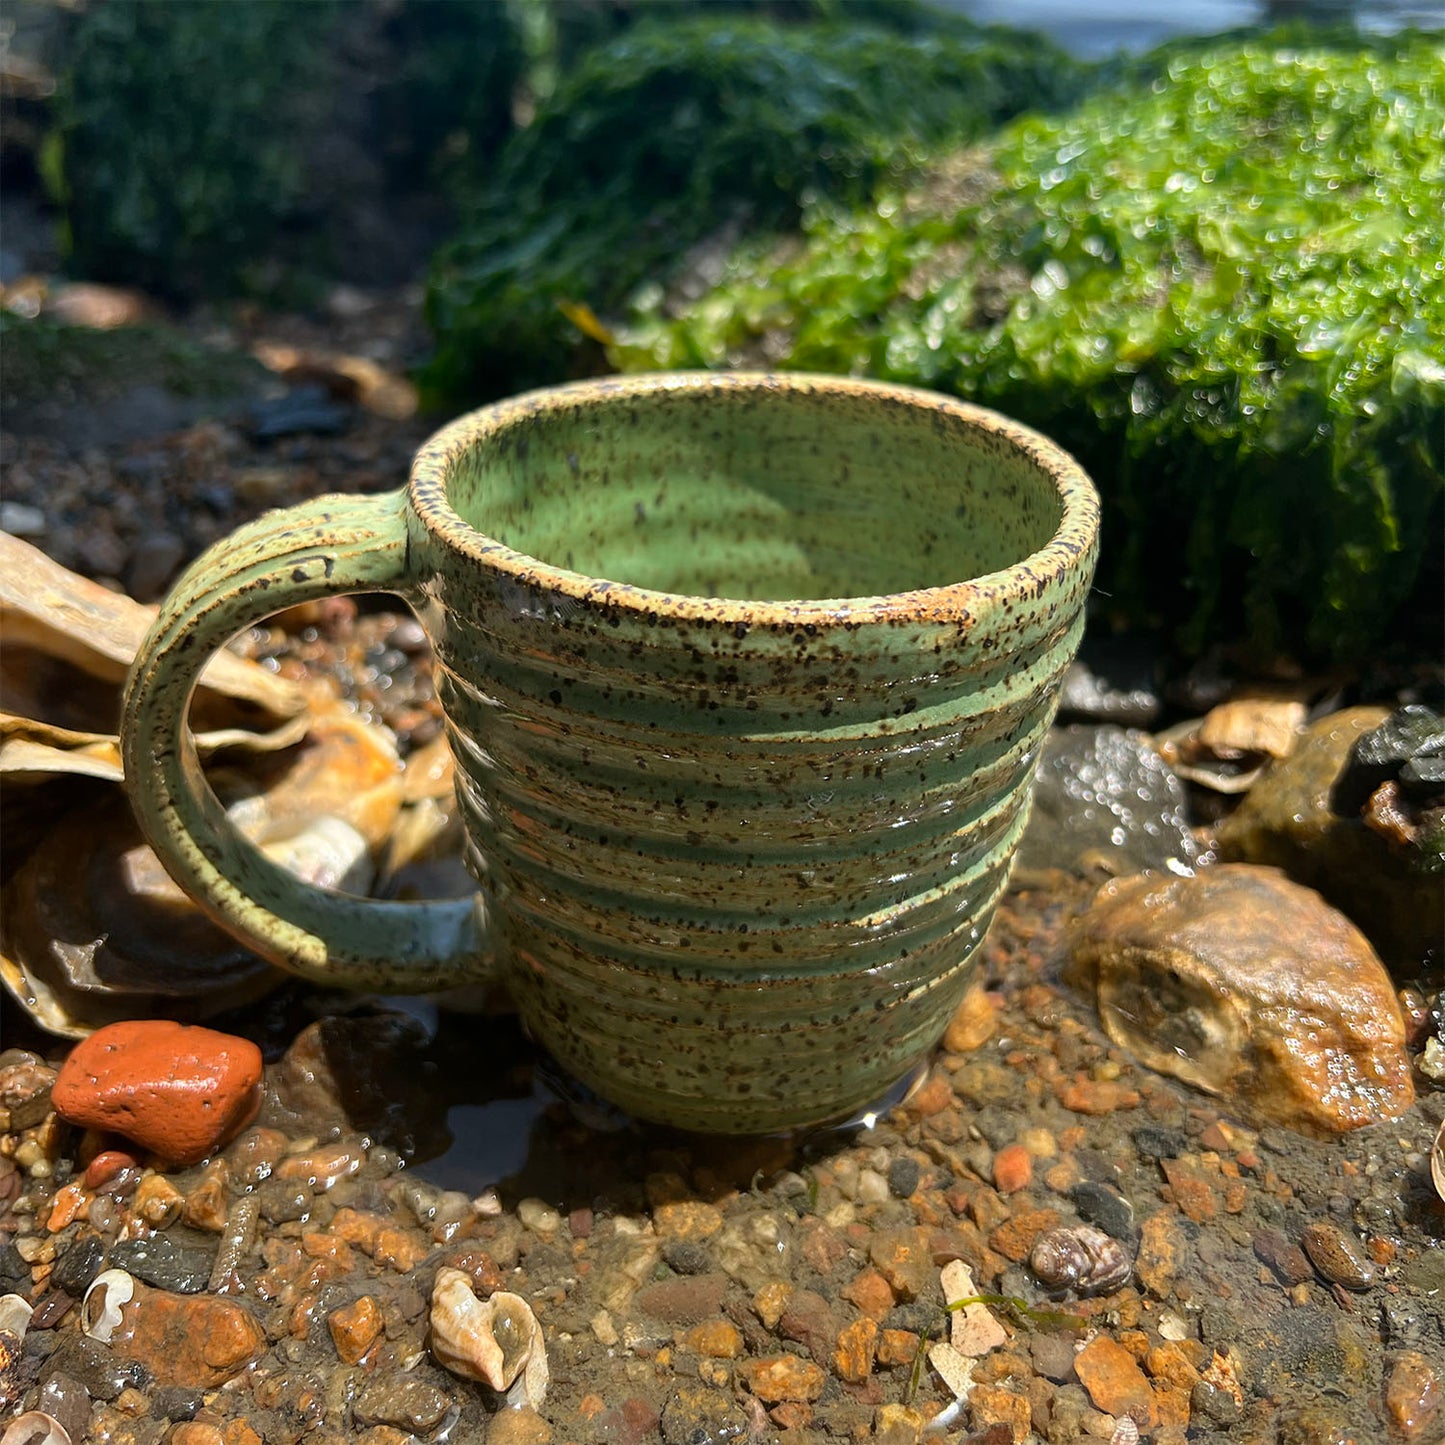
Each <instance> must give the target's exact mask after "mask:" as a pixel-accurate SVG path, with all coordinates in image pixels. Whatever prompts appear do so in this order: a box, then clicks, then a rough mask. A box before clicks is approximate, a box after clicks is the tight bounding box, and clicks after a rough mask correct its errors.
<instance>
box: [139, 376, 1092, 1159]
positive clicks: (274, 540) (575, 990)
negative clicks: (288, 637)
mask: <svg viewBox="0 0 1445 1445" xmlns="http://www.w3.org/2000/svg"><path fill="white" fill-rule="evenodd" d="M1097 539H1098V504H1097V498H1096V497H1095V494H1094V490H1093V488H1092V486H1091V485H1090V483H1089V480H1088V478H1087V477H1086V476H1085V475H1084V473H1083V472H1082V471H1081V470H1080V468H1079V466H1078V465H1077V464H1076V463H1075V462H1074V461H1073V460H1072V459H1071V458H1070V457H1069V456H1068V455H1067V454H1066V453H1064V452H1063V451H1061V450H1060V449H1059V448H1058V447H1056V446H1054V445H1053V444H1052V443H1051V442H1049V441H1048V440H1046V439H1045V438H1044V437H1042V436H1039V435H1038V434H1037V433H1035V432H1032V431H1030V430H1028V429H1027V428H1026V427H1023V426H1020V425H1018V424H1017V423H1015V422H1012V421H1008V420H1006V419H1005V418H1003V417H1001V416H997V415H995V414H994V413H991V412H988V411H984V410H981V409H979V408H977V407H973V406H969V405H966V404H964V403H962V402H959V401H956V400H952V399H950V398H947V397H943V396H937V395H933V394H931V393H928V392H923V391H916V390H911V389H907V388H903V387H895V386H887V385H881V384H877V383H872V382H867V381H855V380H845V379H839V378H830V377H820V376H804V375H796V374H790V375H776V376H770V375H754V374H739V373H733V374H664V375H655V376H644V377H631V378H626V379H611V380H603V381H590V382H584V383H581V384H578V385H574V386H563V387H559V388H556V389H553V390H547V391H539V392H533V393H531V394H529V395H526V396H521V397H517V398H515V399H513V400H510V401H505V402H502V403H499V404H497V405H495V406H489V407H486V408H484V409H483V410H481V411H477V412H473V413H472V414H471V415H469V416H465V417H463V418H462V419H461V420H459V421H456V422H454V423H452V424H451V425H450V426H448V427H446V428H444V429H443V430H442V431H441V432H439V433H438V434H437V435H436V436H435V437H434V438H433V439H432V440H431V441H430V442H429V443H428V444H427V445H426V446H425V447H424V448H423V449H422V451H421V452H420V454H419V455H418V457H417V459H416V462H415V465H414V466H413V469H412V476H411V482H410V485H409V486H408V487H407V488H406V489H405V490H404V491H400V492H393V493H389V494H386V495H380V496H365V497H363V496H331V497H321V498H318V499H317V500H315V501H310V502H304V503H302V504H300V505H299V506H295V507H291V508H288V509H285V510H283V511H279V512H273V513H271V514H269V515H268V516H265V517H262V518H260V519H259V520H258V521H256V522H253V523H251V524H250V525H248V526H245V527H242V528H241V529H240V530H239V531H237V532H236V533H235V534H234V535H233V536H232V537H230V538H229V539H227V540H225V541H222V542H221V543H219V544H218V545H216V546H215V547H213V548H212V549H211V550H210V551H209V552H207V553H206V554H205V555H204V556H203V557H201V558H200V560H199V561H197V562H196V563H195V565H194V566H192V567H191V568H190V570H189V571H187V572H186V574H185V575H184V576H183V577H182V578H181V580H180V582H179V583H178V585H177V587H176V589H175V591H174V592H173V593H172V595H171V597H170V598H169V599H168V600H167V601H166V603H165V604H164V606H163V607H162V609H161V614H160V617H159V619H158V620H157V622H156V625H155V628H154V629H153V630H152V632H151V634H150V636H149V638H148V639H147V641H146V644H145V646H144V648H143V649H142V651H141V653H140V655H139V657H138V658H137V660H136V664H135V668H134V670H133V672H132V674H131V679H130V684H129V688H128V690H127V696H126V706H125V720H124V726H123V733H124V744H125V771H126V780H127V785H128V787H129V790H130V794H131V797H132V799H133V801H134V804H135V808H136V812H137V815H138V817H139V819H140V823H141V826H142V828H143V830H144V832H145V834H146V836H147V838H148V839H149V840H150V842H151V844H152V846H153V847H154V848H155V850H156V852H157V853H158V854H159V855H160V858H161V860H162V861H163V862H164V863H165V865H166V867H167V868H168V869H169V870H170V872H171V874H172V875H173V876H174V878H175V879H176V881H177V882H178V883H179V884H181V886H182V887H184V888H185V889H187V890H188V891H189V892H190V893H191V894H192V895H193V896H194V897H195V899H196V900H197V902H199V903H200V904H201V905H202V906H203V907H204V908H205V909H206V910H207V911H208V912H209V913H210V914H211V915H212V916H213V917H214V918H215V919H216V921H217V922H218V923H220V924H221V925H222V926H224V927H226V928H228V929H229V930H231V932H232V933H234V934H235V935H236V936H237V937H239V938H241V939H242V940H244V941H245V942H246V943H247V944H249V945H250V946H251V947H253V948H255V949H256V950H257V951H258V952H260V953H262V954H264V955H265V956H267V957H268V958H271V959H273V960H275V962H276V963H278V964H280V965H282V966H283V967H285V968H289V969H291V970H293V971H295V972H297V973H300V974H304V975H306V976H307V977H309V978H313V979H316V980H319V981H321V982H324V983H329V984H336V983H343V984H349V985H354V986H357V987H364V988H378V989H390V990H396V991H406V992H414V991H417V990H423V989H432V988H437V987H441V986H444V985H448V984H455V983H459V982H462V981H465V980H470V979H478V978H487V977H498V976H500V977H501V978H502V979H503V980H505V982H506V984H507V986H508V987H509V988H510V990H511V993H512V995H513V996H514V998H515V1000H516V1003H517V1006H518V1008H519V1009H520V1011H521V1014H522V1017H523V1019H524V1020H525V1022H526V1023H527V1025H528V1027H529V1028H530V1029H531V1031H532V1033H533V1034H534V1035H535V1036H536V1038H537V1039H538V1040H539V1041H540V1042H541V1043H542V1044H543V1045H544V1046H545V1047H546V1048H548V1049H549V1050H551V1052H552V1053H553V1054H554V1055H555V1056H556V1057H557V1059H558V1060H559V1061H560V1062H561V1063H562V1065H563V1066H564V1067H565V1068H567V1069H568V1070H570V1071H571V1072H572V1073H573V1074H574V1075H575V1076H576V1077H577V1078H578V1079H580V1080H581V1081H582V1082H583V1083H585V1084H587V1085H589V1086H590V1087H591V1088H593V1089H595V1090H596V1091H597V1092H598V1093H600V1094H601V1095H603V1096H604V1097H605V1098H608V1099H610V1100H612V1101H613V1102H614V1103H616V1104H618V1105H620V1106H621V1107H622V1108H624V1109H626V1110H628V1111H629V1112H631V1113H633V1114H636V1115H638V1116H640V1117H642V1118H647V1119H653V1120H658V1121H661V1122H663V1123H668V1124H673V1125H678V1126H680V1127H683V1128H689V1129H698V1130H705V1131H711V1132H718V1133H746V1132H755V1131H768V1130H776V1129H783V1128H788V1127H792V1126H798V1125H803V1124H808V1123H814V1122H820V1121H824V1120H829V1119H835V1118H841V1117H844V1116H846V1115H848V1114H850V1113H852V1112H854V1111H855V1110H857V1109H859V1108H862V1107H864V1106H866V1105H868V1104H869V1103H871V1102H872V1101H874V1100H877V1099H878V1098H880V1097H881V1096H883V1095H884V1094H885V1093H886V1092H887V1090H888V1089H889V1087H890V1085H892V1084H893V1083H894V1082H896V1081H897V1080H898V1079H899V1078H900V1077H901V1076H903V1075H904V1074H905V1073H907V1072H908V1070H909V1069H910V1068H911V1067H912V1066H913V1065H915V1064H916V1063H917V1062H918V1060H919V1059H920V1058H922V1057H923V1056H924V1055H925V1054H926V1052H927V1051H928V1050H929V1049H930V1048H931V1047H932V1046H933V1045H934V1043H935V1042H936V1041H937V1039H938V1038H939V1036H940V1035H941V1034H942V1032H943V1030H944V1028H945V1026H946V1025H947V1023H948V1020H949V1017H950V1015H951V1014H952V1012H953V1010H954V1008H955V1006H956V1005H957V1004H958V1001H959V999H960V998H961V997H962V995H963V993H964V991H965V989H966V987H967V985H968V982H969V979H970V975H971V973H972V969H973V963H972V960H973V957H974V952H975V949H976V947H977V945H978V942H979V940H980V938H981V937H982V936H983V933H984V930H985V929H986V928H987V926H988V923H989V919H990V918H991V916H992V914H993V910H994V907H995V905H996V903H997V900H998V898H999V896H1000V894H1001V893H1002V891H1003V889H1004V886H1005V883H1006V882H1007V878H1008V873H1009V868H1010V866H1011V862H1012V857H1013V853H1014V850H1015V845H1016V844H1017V842H1018V839H1019V836H1020V834H1021V833H1022V831H1023V828H1024V824H1025V822H1026V820H1027V815H1028V798H1029V784H1030V781H1031V778H1032V774H1033V768H1034V761H1035V758H1036V756H1037V753H1038V749H1039V745H1040V742H1041V740H1042V738H1043V735H1044V732H1045V729H1046V728H1047V727H1048V725H1049V723H1050V721H1051V719H1052V717H1053V713H1054V709H1055V706H1056V700H1057V695H1058V689H1059V684H1060V680H1061V678H1062V676H1063V672H1064V669H1065V667H1066V666H1067V665H1068V663H1069V660H1070V659H1071V658H1072V656H1073V654H1074V651H1075V649H1076V647H1077V645H1078V641H1079V636H1080V633H1081V631H1082V627H1083V604H1084V598H1085V595H1086V594H1087V592H1088V590H1089V584H1090V579H1091V577H1092V574H1093V569H1094V561H1095V556H1096V551H1097ZM363 590H387V591H393V592H397V593H399V594H400V595H401V596H402V597H404V598H405V599H406V600H407V601H408V602H409V603H410V604H411V606H412V607H413V608H414V609H415V611H416V613H417V615H418V617H419V618H420V619H421V621H422V624H423V626H424V627H425V628H426V630H427V633H428V634H429V635H430V637H431V639H432V642H433V644H434V646H435V651H436V670H437V685H438V691H439V694H440V696H441V699H442V704H443V707H444V709H445V713H446V718H447V726H448V733H449V737H450V740H451V744H452V748H453V751H454V752H455V754H456V759H457V765H458V769H457V779H458V791H459V796H460V801H461V806H462V808H463V811H464V815H465V821H466V827H467V832H468V837H469V839H470V849H469V861H470V864H471V866H472V868H473V871H474V873H475V875H476V878H477V883H478V894H477V896H476V898H475V899H474V900H470V901H467V902H464V903H455V902H452V903H393V902H381V901H376V900H366V899H357V898H351V897H347V896H344V895H340V894H333V893H326V892H322V891H319V890H317V889H315V888H312V887H310V886H309V885H306V884H304V883H301V882H300V881H298V880H297V879H296V878H294V877H292V876H291V875H290V874H288V873H286V872H284V871H283V870H281V869H279V868H278V867H277V866H275V865H274V864H272V863H270V862H268V861H267V860H266V859H264V858H263V857H262V856H261V855H260V854H259V853H257V852H256V851H255V850H254V849H253V848H252V847H251V845H250V844H249V843H247V842H246V841H245V840H244V839H243V838H241V837H240V836H239V835H238V834H237V833H236V832H235V830H234V829H233V828H232V827H231V825H230V824H229V822H228V821H227V819H226V816H225V814H224V812H223V811H222V809H221V807H220V805H219V803H218V802H217V801H216V799H215V797H214V795H213V794H212V792H211V790H210V788H209V786H208V785H207V784H206V782H205V780H204V778H203V777H202V774H201V769H200V765H199V763H198V762H197V758H196V753H195V749H194V747H193V746H192V744H191V740H190V734H189V730H188V728H187V727H186V725H185V718H186V710H187V706H188V704H189V700H190V695H191V691H192V689H193V687H194V685H195V682H196V678H197V675H198V674H199V672H200V669H201V667H202V665H203V664H204V663H205V661H206V659H207V658H208V657H209V656H210V654H211V653H212V652H213V651H214V650H215V649H216V648H218V647H220V646H221V645H222V644H223V643H225V642H226V640H227V639H228V638H230V637H231V636H232V635H234V634H235V633H236V632H238V631H240V630H241V629H242V628H245V627H248V626H251V625H253V624H255V623H256V622H258V621H260V620H261V619H263V618H265V617H266V616H268V615H269V614H271V613H274V612H277V611H279V610H280V609H282V608H284V607H289V606H291V605H293V604H295V603H298V602H307V601H311V600H313V599H316V598H320V597H326V596H329V595H331V594H333V593H339V592H355V591H363Z"/></svg>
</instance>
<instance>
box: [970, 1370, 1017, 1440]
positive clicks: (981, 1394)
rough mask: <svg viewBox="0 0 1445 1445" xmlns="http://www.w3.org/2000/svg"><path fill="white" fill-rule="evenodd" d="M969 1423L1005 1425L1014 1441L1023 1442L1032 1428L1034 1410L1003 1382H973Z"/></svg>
mask: <svg viewBox="0 0 1445 1445" xmlns="http://www.w3.org/2000/svg"><path fill="white" fill-rule="evenodd" d="M968 1412H969V1414H968V1419H969V1424H970V1425H972V1427H973V1428H974V1429H975V1430H986V1429H988V1427H989V1426H990V1425H1007V1426H1008V1427H1009V1430H1010V1431H1011V1432H1012V1435H1013V1441H1014V1445H1023V1441H1024V1440H1026V1439H1027V1438H1028V1434H1029V1431H1030V1430H1031V1429H1032V1428H1033V1411H1032V1410H1030V1409H1029V1402H1028V1401H1027V1400H1026V1399H1025V1398H1024V1397H1023V1396H1022V1395H1015V1394H1014V1392H1013V1391H1012V1390H1006V1389H1004V1387H1003V1386H1002V1385H975V1386H974V1387H973V1389H972V1390H971V1391H969V1396H968Z"/></svg>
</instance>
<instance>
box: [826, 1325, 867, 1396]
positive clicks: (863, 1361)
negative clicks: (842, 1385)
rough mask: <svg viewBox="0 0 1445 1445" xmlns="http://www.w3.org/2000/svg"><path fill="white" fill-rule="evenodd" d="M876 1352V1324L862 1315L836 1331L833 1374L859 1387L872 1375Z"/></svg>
mask: <svg viewBox="0 0 1445 1445" xmlns="http://www.w3.org/2000/svg"><path fill="white" fill-rule="evenodd" d="M877 1352H878V1322H877V1321H876V1320H870V1319H869V1318H868V1317H867V1316H866V1315H864V1316H863V1318H862V1319H857V1320H854V1321H853V1323H852V1324H851V1325H844V1327H843V1328H842V1329H841V1330H839V1331H838V1343H837V1345H836V1346H835V1347H834V1350H833V1373H834V1374H835V1375H837V1376H838V1378H839V1379H840V1380H846V1381H848V1383H849V1384H852V1385H861V1384H862V1383H863V1381H864V1380H866V1379H867V1378H868V1376H869V1375H871V1374H872V1373H873V1360H874V1357H875V1356H876V1354H877Z"/></svg>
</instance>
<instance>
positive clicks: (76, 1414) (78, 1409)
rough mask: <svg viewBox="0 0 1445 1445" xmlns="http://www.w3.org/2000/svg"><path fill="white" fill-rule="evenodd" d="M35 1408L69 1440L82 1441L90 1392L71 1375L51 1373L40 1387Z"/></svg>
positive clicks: (58, 1372) (86, 1429)
mask: <svg viewBox="0 0 1445 1445" xmlns="http://www.w3.org/2000/svg"><path fill="white" fill-rule="evenodd" d="M35 1408H36V1409H37V1410H41V1411H43V1412H44V1413H45V1414H47V1415H49V1416H50V1417H51V1419H53V1420H55V1421H56V1423H57V1424H59V1426H60V1427H61V1429H63V1430H64V1431H65V1432H66V1433H67V1434H68V1435H69V1436H70V1438H71V1439H72V1440H84V1439H85V1437H86V1434H87V1432H88V1430H89V1428H90V1391H89V1390H87V1389H86V1388H85V1386H84V1385H82V1384H81V1383H80V1381H79V1380H77V1379H76V1378H75V1377H74V1376H73V1375H67V1374H65V1373H64V1372H63V1371H61V1370H52V1371H51V1372H50V1373H49V1375H48V1376H47V1377H46V1379H45V1381H44V1383H43V1384H42V1385H41V1387H40V1397H39V1399H37V1400H36V1402H35Z"/></svg>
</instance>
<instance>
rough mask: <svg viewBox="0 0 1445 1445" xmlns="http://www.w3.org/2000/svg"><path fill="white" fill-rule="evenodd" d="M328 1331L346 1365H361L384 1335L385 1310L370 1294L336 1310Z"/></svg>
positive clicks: (328, 1322) (331, 1315)
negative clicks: (379, 1338) (368, 1352)
mask: <svg viewBox="0 0 1445 1445" xmlns="http://www.w3.org/2000/svg"><path fill="white" fill-rule="evenodd" d="M326 1328H327V1329H328V1330H329V1331H330V1332H331V1341H332V1343H333V1344H334V1345H335V1346H336V1353H337V1355H338V1356H339V1357H340V1359H341V1361H342V1363H343V1364H347V1365H355V1364H359V1363H360V1362H361V1359H362V1356H364V1355H365V1354H366V1352H367V1351H368V1350H369V1349H370V1348H371V1347H372V1345H374V1344H375V1343H376V1340H377V1336H379V1335H380V1334H381V1332H382V1319H381V1310H380V1309H379V1308H378V1306H377V1303H376V1301H375V1300H374V1299H373V1298H372V1297H371V1296H370V1295H369V1294H364V1295H362V1296H361V1298H360V1299H358V1300H355V1301H353V1302H352V1303H351V1304H349V1305H342V1306H341V1308H340V1309H334V1310H332V1311H331V1313H330V1314H329V1315H327V1316H326ZM393 1423H395V1422H393Z"/></svg>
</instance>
